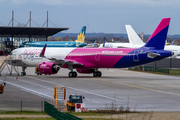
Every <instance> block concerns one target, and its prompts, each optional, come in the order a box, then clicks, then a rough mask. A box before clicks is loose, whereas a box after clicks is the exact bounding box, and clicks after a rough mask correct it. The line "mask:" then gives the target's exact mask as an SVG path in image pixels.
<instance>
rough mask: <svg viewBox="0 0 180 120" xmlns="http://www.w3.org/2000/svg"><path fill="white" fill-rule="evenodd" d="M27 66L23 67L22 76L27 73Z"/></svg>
mask: <svg viewBox="0 0 180 120" xmlns="http://www.w3.org/2000/svg"><path fill="white" fill-rule="evenodd" d="M26 68H27V67H22V72H21V76H25V75H26V72H25V69H26Z"/></svg>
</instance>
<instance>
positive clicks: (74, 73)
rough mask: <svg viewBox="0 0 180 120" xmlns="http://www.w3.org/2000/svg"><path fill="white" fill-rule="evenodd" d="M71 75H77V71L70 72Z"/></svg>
mask: <svg viewBox="0 0 180 120" xmlns="http://www.w3.org/2000/svg"><path fill="white" fill-rule="evenodd" d="M69 77H77V72H75V71H73V72H69Z"/></svg>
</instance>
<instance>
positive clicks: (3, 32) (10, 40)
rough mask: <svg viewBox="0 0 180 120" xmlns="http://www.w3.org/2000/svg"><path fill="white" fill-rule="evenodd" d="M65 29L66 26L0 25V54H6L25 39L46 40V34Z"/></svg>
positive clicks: (50, 34) (49, 34)
mask: <svg viewBox="0 0 180 120" xmlns="http://www.w3.org/2000/svg"><path fill="white" fill-rule="evenodd" d="M67 29H68V28H49V27H8V26H5V27H4V26H3V27H1V26H0V51H1V52H0V54H1V55H2V54H4V55H6V54H8V53H9V52H10V51H11V50H13V49H16V48H18V47H19V46H20V44H21V43H22V42H25V41H47V37H48V36H52V35H54V34H56V33H58V32H60V31H63V30H67Z"/></svg>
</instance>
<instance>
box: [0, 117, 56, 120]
mask: <svg viewBox="0 0 180 120" xmlns="http://www.w3.org/2000/svg"><path fill="white" fill-rule="evenodd" d="M0 120H55V119H54V118H52V117H51V118H25V117H21V118H0Z"/></svg>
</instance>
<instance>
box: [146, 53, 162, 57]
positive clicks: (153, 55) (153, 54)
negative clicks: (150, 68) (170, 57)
mask: <svg viewBox="0 0 180 120" xmlns="http://www.w3.org/2000/svg"><path fill="white" fill-rule="evenodd" d="M147 53H148V54H147V55H148V57H149V58H155V57H157V56H161V55H160V54H157V53H151V52H147Z"/></svg>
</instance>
